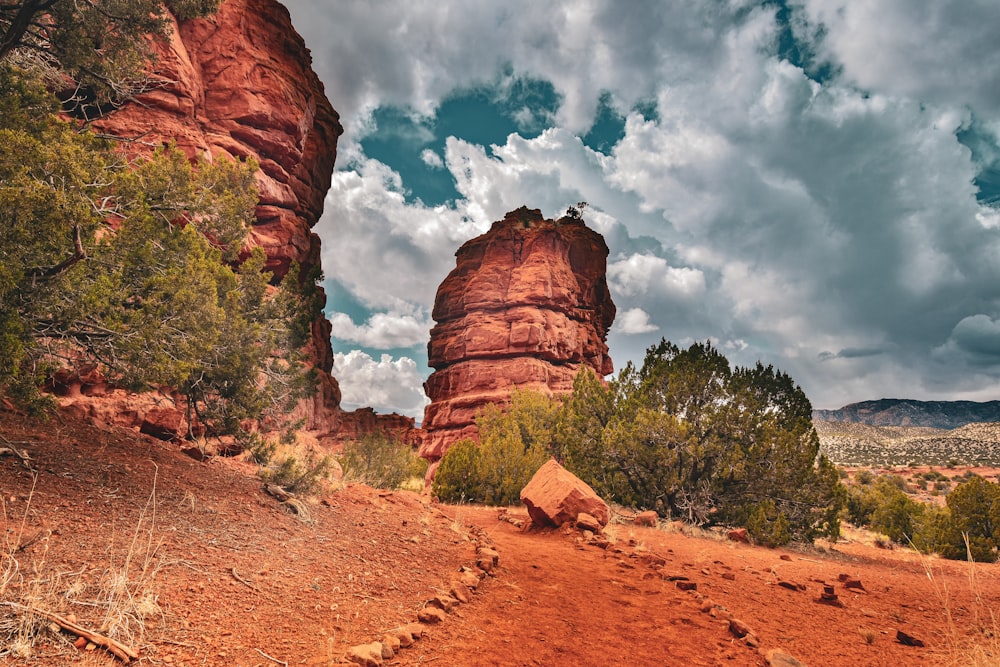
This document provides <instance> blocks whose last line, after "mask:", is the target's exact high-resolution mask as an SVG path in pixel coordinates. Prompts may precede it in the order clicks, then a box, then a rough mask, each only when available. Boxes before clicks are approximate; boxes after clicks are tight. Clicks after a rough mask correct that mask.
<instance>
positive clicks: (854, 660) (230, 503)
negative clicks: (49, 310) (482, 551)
mask: <svg viewBox="0 0 1000 667" xmlns="http://www.w3.org/2000/svg"><path fill="white" fill-rule="evenodd" d="M0 436H2V437H3V438H5V446H6V445H8V444H9V443H14V444H15V446H16V447H18V448H19V449H20V450H23V451H25V452H28V453H30V456H31V460H32V465H33V466H34V467H35V469H36V471H37V472H31V471H29V470H28V469H27V468H26V467H25V466H24V465H23V464H22V462H21V461H20V459H19V458H17V457H15V456H11V455H7V456H0V499H2V501H3V502H2V507H3V514H2V517H0V518H2V523H0V557H2V558H0V586H6V588H5V589H4V590H3V591H2V593H3V594H2V595H0V602H2V601H19V603H25V604H27V603H31V604H36V605H37V606H39V607H41V608H43V609H47V610H49V611H53V612H55V613H59V614H62V615H64V616H65V615H69V614H73V615H75V616H77V617H78V619H79V623H80V625H83V626H84V627H87V628H89V629H92V630H96V629H101V628H102V627H104V626H105V625H107V624H108V622H109V621H108V614H107V612H108V611H109V610H114V611H115V612H117V613H122V614H125V615H126V616H128V619H131V620H130V621H129V622H130V623H132V625H131V626H129V627H124V628H123V627H121V626H119V630H118V635H117V636H118V637H120V638H122V639H123V641H128V642H132V643H134V644H135V645H136V646H137V647H138V648H139V650H140V655H141V659H140V660H139V661H138V663H137V664H141V665H155V666H159V665H169V666H170V667H195V666H204V665H207V666H220V667H221V666H230V665H235V666H237V667H244V666H246V667H264V666H272V665H275V664H281V663H287V664H288V665H303V664H307V665H330V664H334V663H336V661H337V659H338V658H339V657H340V656H342V655H343V654H344V652H345V651H346V650H347V649H348V648H349V647H351V646H353V645H356V644H360V643H365V642H371V641H374V640H378V639H380V638H381V637H382V636H383V633H384V632H386V631H387V630H389V629H391V628H393V627H396V626H398V625H401V624H405V623H408V622H411V621H413V620H415V618H416V616H417V614H418V612H419V611H420V610H421V608H422V607H423V606H424V605H425V604H426V602H427V601H428V600H429V599H431V598H432V597H434V596H435V595H437V594H439V593H443V592H445V591H447V590H448V585H449V581H450V580H451V579H452V577H453V576H454V573H455V572H456V571H457V570H458V568H459V567H460V566H462V565H469V564H471V563H472V562H473V561H474V559H475V550H474V548H473V543H472V542H471V541H470V537H471V532H472V531H471V530H470V529H469V526H473V527H476V528H478V529H480V530H482V531H485V533H486V534H487V535H488V536H489V538H490V539H491V540H492V542H493V544H494V546H495V547H496V548H497V550H498V551H499V553H500V567H499V569H498V570H497V571H496V573H495V574H496V576H491V577H489V578H487V580H486V581H485V582H484V583H483V584H482V585H481V586H480V590H479V592H477V593H476V594H475V595H474V596H472V598H471V600H470V601H469V602H468V603H467V604H463V605H461V606H459V607H458V608H457V609H456V610H454V611H453V612H452V613H451V614H450V615H449V616H448V617H447V618H446V619H445V622H444V623H442V624H440V625H429V626H427V627H426V633H425V636H424V637H423V638H422V639H421V640H420V641H418V642H416V643H415V644H414V646H412V647H410V648H407V649H404V650H403V651H401V652H400V653H398V654H397V655H396V656H395V657H393V658H391V659H389V660H387V661H386V662H385V664H386V665H400V666H406V665H425V664H429V665H433V667H441V666H449V667H451V666H455V667H464V666H487V665H505V666H506V665H510V666H520V665H555V666H561V665H571V666H574V667H575V666H578V665H580V666H587V665H601V666H614V665H629V666H630V667H631V666H645V665H735V666H742V665H763V664H765V661H764V657H763V655H764V654H765V653H766V652H767V651H768V650H770V649H774V648H781V649H785V650H787V651H788V652H789V653H790V654H792V655H794V656H796V657H798V658H799V659H801V660H802V661H803V662H804V663H805V664H808V665H811V666H812V667H825V666H834V667H836V666H844V667H847V666H850V667H856V666H864V665H873V666H883V665H884V666H886V667H888V666H893V667H895V666H896V665H924V664H940V663H941V660H940V659H941V658H942V657H947V654H948V651H949V647H950V646H951V645H953V644H957V643H962V642H965V641H966V640H967V639H968V638H969V637H974V636H976V632H977V630H976V629H977V627H979V626H980V625H983V626H984V627H986V628H987V629H995V626H993V627H991V626H990V623H991V620H990V616H989V613H990V611H991V610H997V609H1000V566H998V565H982V564H980V565H977V566H976V568H975V570H974V573H975V581H974V582H970V579H969V573H970V569H969V567H968V566H967V565H966V564H963V563H958V562H951V561H942V560H938V559H921V558H920V557H919V556H917V555H916V554H913V553H912V552H907V551H905V550H898V551H882V550H878V549H875V548H873V547H869V546H865V545H863V544H860V543H858V542H857V541H853V542H849V543H843V542H842V543H838V544H836V545H834V546H833V547H832V548H830V549H827V550H826V551H823V550H820V549H810V550H803V551H795V550H772V549H764V548H758V547H753V546H750V545H745V544H738V543H735V542H730V541H726V540H720V539H717V538H716V539H713V538H710V537H705V536H700V537H695V536H689V535H685V534H681V533H678V532H671V531H670V530H669V529H653V528H635V527H632V526H630V525H613V526H612V527H611V533H612V536H613V537H615V538H616V541H615V543H614V544H613V545H612V546H611V547H610V548H608V549H601V548H598V547H597V546H594V545H589V544H584V543H583V542H582V540H581V539H580V536H579V535H578V533H576V532H575V531H570V530H567V531H548V532H521V531H520V530H518V529H517V528H515V527H514V526H513V525H511V524H510V523H509V522H506V521H500V520H499V519H498V512H497V510H496V509H489V508H474V507H468V506H462V507H454V506H446V505H438V504H436V503H430V502H429V501H427V499H425V498H421V497H419V496H417V495H415V494H412V493H406V492H382V491H375V490H372V489H369V488H367V487H349V488H347V489H344V490H340V491H336V492H331V493H329V494H327V495H326V496H323V497H320V498H315V499H313V500H312V501H311V502H310V503H309V505H308V509H309V511H310V514H311V518H310V520H309V521H308V522H304V521H301V520H299V519H298V518H296V517H295V516H292V515H290V514H288V513H287V512H286V511H285V509H284V508H283V507H282V506H281V505H280V504H279V503H278V502H277V501H276V500H275V499H274V498H271V497H270V496H268V495H266V494H265V493H263V491H262V490H261V483H260V481H259V480H258V479H256V477H255V476H254V470H253V468H252V467H251V466H248V465H245V464H241V463H239V462H238V461H235V460H220V459H216V460H213V461H210V462H205V463H200V462H197V461H195V460H193V459H190V458H188V457H187V456H185V455H183V454H181V453H180V452H179V451H178V448H177V446H176V445H172V444H169V443H162V442H159V441H156V440H152V439H150V438H148V437H146V436H142V435H140V434H138V433H135V432H131V431H121V430H116V429H101V428H95V427H93V426H88V425H85V424H81V423H77V422H73V421H71V420H58V419H57V420H54V421H53V422H50V423H49V424H39V423H36V422H32V421H29V420H27V419H24V418H22V417H19V416H16V415H11V414H9V413H3V412H0ZM510 513H511V514H513V515H515V516H518V515H519V516H520V517H521V518H526V515H525V514H524V510H523V509H514V510H510ZM12 563H13V564H15V565H16V567H15V568H14V569H13V570H11V569H10V568H9V567H8V566H9V565H10V564H12ZM928 571H929V572H930V575H931V576H928ZM6 575H9V577H8V578H7V579H6V583H4V576H6ZM116 575H126V579H127V583H126V585H125V588H124V589H120V590H117V592H118V597H117V598H115V600H111V599H110V598H109V595H110V594H111V593H112V592H115V590H116V589H115V582H116V581H120V579H116V578H115V577H116ZM841 575H845V576H848V577H850V578H851V579H855V580H858V581H860V582H861V585H862V586H863V587H864V588H863V589H852V588H847V587H845V584H844V582H841V581H840V578H841ZM678 582H682V583H686V584H688V585H690V584H694V585H696V586H697V589H696V591H694V592H686V591H683V590H681V589H680V588H678V585H677V584H678ZM821 582H825V583H828V584H831V585H833V586H834V587H835V590H836V593H837V595H838V596H839V601H840V602H842V604H843V606H831V605H826V604H820V603H818V602H817V601H816V600H817V598H819V595H820V592H821V590H822V583H821ZM803 588H804V590H803ZM973 591H978V592H979V593H980V594H981V596H980V598H979V599H976V598H975V597H974V596H973V595H972V592H973ZM112 597H113V596H112ZM730 616H734V617H735V618H737V619H739V620H741V621H742V622H743V623H745V625H746V626H747V627H748V628H749V629H750V630H752V632H753V635H754V636H755V637H756V642H757V643H758V644H759V645H758V646H751V645H748V644H747V642H746V640H745V639H739V638H737V637H735V636H733V634H732V633H731V632H730V630H729V622H728V620H727V619H728V618H729V617H730ZM949 618H950V620H949ZM128 619H126V620H128ZM112 620H114V619H112ZM26 622H30V623H34V624H35V629H36V630H37V631H38V632H37V633H36V634H34V635H33V637H34V639H33V642H34V643H33V644H32V645H31V646H30V647H28V650H26V652H25V654H24V655H23V656H21V657H19V655H18V653H17V652H16V651H14V650H12V649H13V647H12V646H11V642H12V641H16V640H17V635H16V634H15V635H10V634H7V635H4V640H5V641H6V642H7V644H6V645H4V642H0V664H3V665H17V666H18V667H20V666H21V665H30V666H36V665H39V666H42V665H44V666H48V665H60V666H61V665H74V664H79V665H112V664H116V663H115V661H114V660H113V659H112V658H110V657H109V656H108V655H107V654H102V652H101V651H99V650H98V651H90V652H87V651H78V650H77V649H76V648H74V647H73V641H74V640H75V639H76V637H75V636H72V635H70V634H69V633H66V632H58V631H52V630H50V629H48V628H47V623H40V622H39V621H38V620H37V619H34V620H32V619H30V618H26V616H25V615H24V614H22V613H17V612H16V610H14V609H13V608H11V607H9V606H0V631H2V630H3V628H4V626H5V624H9V623H14V624H19V623H20V624H24V623H26ZM15 629H16V628H15ZM899 629H901V630H904V631H906V632H908V633H909V634H911V635H912V636H914V637H917V638H918V639H921V640H923V641H924V642H925V643H926V646H924V647H914V646H905V645H903V644H901V643H899V642H898V641H897V640H896V631H897V630H899ZM957 664H962V663H957ZM966 664H967V663H966Z"/></svg>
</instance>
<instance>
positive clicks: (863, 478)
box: [854, 469, 875, 486]
mask: <svg viewBox="0 0 1000 667" xmlns="http://www.w3.org/2000/svg"><path fill="white" fill-rule="evenodd" d="M854 481H855V482H857V483H858V484H862V485H865V486H867V485H869V484H871V483H872V482H874V481H875V475H874V473H872V471H871V470H867V469H866V470H859V471H858V473H857V474H856V475H855V476H854Z"/></svg>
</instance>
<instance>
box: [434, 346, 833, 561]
mask: <svg viewBox="0 0 1000 667" xmlns="http://www.w3.org/2000/svg"><path fill="white" fill-rule="evenodd" d="M811 410H812V408H811V406H810V405H809V401H808V400H807V399H806V397H805V395H804V394H803V393H802V391H801V389H799V388H798V387H796V386H795V385H794V383H793V382H792V380H791V378H790V377H788V376H787V375H785V374H784V373H781V372H779V371H776V370H774V369H773V368H771V367H764V366H762V365H760V364H758V365H757V366H756V367H754V368H749V369H745V368H736V369H732V368H731V367H730V366H729V362H728V360H726V358H725V357H724V356H723V355H722V354H720V353H719V352H718V351H717V350H715V349H714V348H713V347H712V346H711V345H710V344H708V343H704V344H702V343H696V344H694V345H692V346H691V347H690V348H689V349H687V350H681V349H679V348H678V347H676V346H674V345H672V344H671V343H668V342H667V341H662V342H661V343H660V344H659V345H657V346H654V347H652V348H650V349H649V350H648V351H647V354H646V358H645V361H644V363H643V366H642V367H641V368H638V369H637V368H635V367H633V366H632V365H631V364H629V365H628V366H626V368H625V369H623V370H622V372H621V373H620V374H619V376H618V378H617V380H615V381H613V382H612V383H611V385H610V386H605V385H604V384H603V383H602V382H601V381H600V380H599V379H598V378H596V376H594V374H593V373H592V372H589V371H586V370H585V371H583V372H581V373H580V374H579V375H578V376H577V378H576V381H575V383H574V390H573V393H572V394H571V395H569V396H568V397H566V398H565V400H564V401H562V402H561V403H560V402H559V401H556V400H553V399H550V398H548V397H545V396H542V395H539V394H535V395H533V396H532V395H531V394H529V393H526V392H518V393H515V395H514V397H513V399H512V401H511V404H510V406H509V407H508V409H507V410H506V411H501V410H500V409H499V408H496V407H493V408H490V409H489V410H488V411H487V412H486V413H484V415H483V416H482V417H481V419H480V421H479V422H477V423H478V425H479V428H480V438H481V445H480V447H479V449H478V450H477V449H475V446H474V445H472V444H469V443H463V444H461V445H456V446H454V447H453V448H452V450H450V451H449V453H448V454H447V455H446V456H445V457H444V460H443V461H442V463H441V467H440V468H439V469H438V472H437V477H436V486H435V491H436V492H437V493H438V495H439V497H441V498H442V499H448V500H458V499H465V500H480V501H486V502H494V503H503V502H512V501H516V499H517V493H518V491H519V489H520V488H521V486H523V485H524V483H526V482H527V480H528V479H529V478H530V475H531V473H532V472H533V471H534V469H537V467H538V466H540V465H541V463H543V462H544V461H545V458H546V457H547V456H548V455H549V454H550V453H551V454H552V455H554V456H555V457H556V458H557V459H559V460H560V461H562V462H564V464H565V465H566V467H567V468H568V469H569V470H571V471H573V472H574V473H575V474H577V475H578V476H579V477H581V478H582V479H583V480H584V481H586V482H587V483H588V484H590V485H591V486H592V487H594V489H595V490H596V491H597V492H598V493H599V494H601V495H602V496H603V497H605V498H607V499H609V500H613V501H615V502H618V503H621V504H623V505H626V506H632V507H642V508H647V509H655V510H657V511H658V512H659V513H660V514H661V515H663V516H671V517H675V518H681V519H683V520H685V521H688V522H691V523H733V524H736V525H742V526H747V527H748V528H749V529H750V530H751V532H752V534H753V537H754V538H755V539H757V540H758V541H760V542H763V543H768V544H782V543H784V542H787V541H788V540H789V539H793V538H799V539H807V540H810V539H812V538H814V537H818V536H822V535H829V536H836V534H837V530H838V527H839V520H838V513H839V511H840V507H841V503H842V499H843V490H842V487H841V485H840V482H839V474H838V472H837V470H836V468H834V466H833V465H832V464H830V463H829V462H828V461H827V460H826V459H825V458H824V457H822V456H820V455H819V454H818V450H819V441H818V439H817V436H816V433H815V431H814V430H813V428H812V423H811ZM470 471H471V472H470Z"/></svg>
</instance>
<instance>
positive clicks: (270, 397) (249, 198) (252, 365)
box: [0, 0, 318, 441]
mask: <svg viewBox="0 0 1000 667" xmlns="http://www.w3.org/2000/svg"><path fill="white" fill-rule="evenodd" d="M217 4H218V3H217V2H213V1H205V0H189V1H185V2H172V3H167V4H163V3H159V2H149V1H147V0H141V1H138V2H134V1H129V2H124V1H105V2H96V1H94V2H88V1H83V2H70V1H64V0H55V1H50V0H44V1H43V0H38V1H34V2H30V1H28V2H20V3H8V4H4V5H0V390H2V391H3V392H4V393H6V394H7V395H8V396H9V397H10V398H12V399H14V400H16V401H18V402H19V403H21V404H22V405H24V406H26V407H28V408H32V409H41V408H43V407H44V404H45V401H44V399H43V397H42V396H41V394H40V393H39V387H40V386H41V384H42V382H43V381H44V380H45V379H46V377H47V376H48V375H49V374H50V372H51V370H52V369H53V368H54V367H55V366H57V365H77V364H80V363H85V362H90V363H97V364H99V367H100V369H101V370H102V372H103V373H104V374H105V375H107V376H108V377H109V378H110V379H111V380H112V381H114V382H116V383H119V384H122V385H123V386H128V387H132V388H136V389H147V388H151V387H156V386H167V387H171V388H174V389H177V390H179V391H180V392H181V393H182V394H184V395H185V396H186V397H187V399H188V408H189V410H190V411H191V417H192V418H193V419H192V421H194V419H197V420H199V421H200V422H201V423H202V424H203V425H204V426H206V427H207V428H208V429H209V432H210V433H218V434H222V433H226V434H236V435H238V436H241V437H244V438H245V439H246V440H247V441H252V437H251V436H250V431H252V430H253V429H252V422H253V421H256V420H260V419H261V418H263V417H265V416H266V415H267V413H268V412H269V411H271V412H274V413H277V412H280V411H281V409H282V408H283V407H285V406H286V405H287V404H288V403H290V402H292V401H294V400H296V399H298V398H300V397H302V396H303V395H304V394H305V393H307V392H308V391H309V390H310V389H311V387H312V386H313V385H314V383H313V382H312V381H311V378H310V376H309V374H308V373H306V372H305V371H304V366H303V365H302V363H301V359H300V358H299V354H298V352H297V351H298V350H299V349H300V348H301V347H302V345H303V344H304V343H305V341H306V338H307V337H308V334H309V325H308V320H309V319H311V317H312V316H313V315H314V314H315V312H317V308H318V303H317V298H316V291H315V287H314V285H315V281H316V280H318V275H316V274H313V275H308V276H300V273H301V272H300V270H299V267H297V266H296V267H293V268H292V271H291V272H290V273H289V279H286V280H284V281H283V282H282V284H281V286H279V287H274V286H272V285H271V282H272V280H271V276H270V274H268V273H266V272H264V261H265V258H264V255H263V252H262V251H261V250H260V249H257V250H255V251H253V252H252V253H246V252H245V251H244V242H245V240H246V235H247V232H248V229H249V224H250V223H251V221H252V220H253V210H254V206H255V205H256V202H257V191H256V187H255V185H254V179H253V174H254V172H255V171H256V170H257V165H256V163H255V162H254V161H253V160H247V161H245V162H234V161H229V160H224V159H218V160H215V161H213V162H209V161H207V160H201V161H199V162H198V163H197V164H194V165H192V164H191V162H190V161H189V160H188V159H187V157H186V156H184V155H183V154H182V153H181V152H180V151H178V150H176V149H174V148H171V147H164V148H161V149H159V150H156V151H155V152H153V153H152V154H151V155H147V156H142V157H138V158H131V159H130V158H127V157H126V156H125V155H124V154H123V153H122V152H121V151H119V150H117V148H118V146H117V145H116V144H115V143H114V142H110V141H108V140H106V139H101V138H97V137H95V136H94V135H93V134H92V133H90V132H89V131H88V130H86V129H80V128H78V127H76V126H74V125H72V124H71V123H70V122H68V121H66V120H65V119H64V118H63V117H62V116H60V115H59V111H60V104H59V100H58V99H57V97H56V96H55V95H54V93H53V87H52V82H53V78H52V76H50V75H51V73H52V72H57V73H58V75H59V76H58V80H59V81H60V82H63V81H65V80H66V79H67V77H68V78H69V79H72V80H73V81H76V82H77V83H78V84H80V85H83V86H88V87H90V88H91V89H92V92H93V95H95V96H96V97H95V98H94V99H97V100H101V101H102V103H103V101H107V102H109V103H112V106H114V103H115V102H116V99H117V100H118V101H120V98H116V97H115V96H116V95H117V92H116V90H118V89H116V88H115V86H114V85H111V84H112V83H114V81H124V80H128V79H129V78H130V77H132V78H134V77H139V76H141V73H142V72H143V71H144V69H143V68H144V67H145V66H146V63H147V62H148V58H149V57H150V54H151V51H150V48H151V46H150V42H149V41H148V39H147V35H152V37H153V39H162V38H164V37H165V36H166V30H167V26H168V23H167V18H166V13H165V12H166V10H167V9H168V8H169V9H171V10H174V11H175V12H177V13H178V14H179V15H180V16H191V15H200V14H202V13H205V12H207V11H212V10H214V8H215V7H216V6H217ZM133 19H134V20H133ZM39 63H40V64H39ZM241 252H243V260H244V261H242V263H241V262H240V261H239V260H240V254H241ZM298 278H301V284H302V285H304V287H301V288H300V287H299V284H298V281H297V279H298Z"/></svg>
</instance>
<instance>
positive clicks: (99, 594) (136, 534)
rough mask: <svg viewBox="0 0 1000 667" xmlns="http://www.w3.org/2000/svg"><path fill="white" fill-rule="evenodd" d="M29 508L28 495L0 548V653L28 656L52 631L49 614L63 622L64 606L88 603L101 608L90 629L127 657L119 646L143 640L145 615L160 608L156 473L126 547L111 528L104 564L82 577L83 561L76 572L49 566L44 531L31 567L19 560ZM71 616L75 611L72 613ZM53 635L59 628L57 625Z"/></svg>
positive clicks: (134, 645)
mask: <svg viewBox="0 0 1000 667" xmlns="http://www.w3.org/2000/svg"><path fill="white" fill-rule="evenodd" d="M36 481H37V477H36ZM32 493H33V491H32ZM0 505H2V509H3V518H4V519H5V523H6V519H8V510H7V503H6V499H5V498H0ZM30 508H31V497H30V496H29V498H28V502H27V504H26V506H25V509H24V513H25V514H24V516H23V517H22V518H21V520H20V522H19V524H20V527H19V528H18V530H17V531H16V532H14V533H13V534H11V533H7V534H5V536H4V544H3V552H2V554H0V559H2V561H3V566H2V571H0V645H2V646H3V648H0V657H4V656H6V655H11V656H13V657H16V658H31V657H33V655H34V647H35V644H36V642H37V640H38V638H39V636H40V635H41V634H42V633H49V632H53V630H52V628H53V622H54V621H56V622H57V623H58V625H59V626H62V627H64V626H63V622H64V619H63V617H62V616H61V615H60V614H61V613H65V612H62V610H63V609H64V608H65V607H66V606H67V605H69V606H70V607H72V606H73V605H77V606H78V607H79V608H83V609H92V610H94V612H93V613H95V614H97V615H99V616H101V619H100V623H99V625H98V626H97V630H96V631H92V632H95V634H96V635H97V636H98V637H100V638H102V639H105V640H107V643H106V645H105V646H104V648H107V649H108V650H109V651H111V652H113V653H115V654H116V655H118V656H119V657H124V655H121V652H122V651H125V652H126V653H127V652H129V651H132V652H134V650H135V649H136V648H138V647H140V646H142V645H143V644H144V641H145V635H146V623H147V621H148V620H149V619H152V618H155V617H157V616H160V615H161V614H162V610H161V608H160V605H159V603H158V596H157V594H156V590H155V579H156V576H157V573H158V572H159V569H160V567H161V565H162V559H161V557H160V556H159V555H158V549H159V546H160V544H159V540H158V537H157V533H156V478H155V476H154V479H153V490H152V491H151V493H150V496H149V500H148V501H147V503H146V506H145V507H144V508H143V509H142V511H141V512H140V514H139V516H138V519H137V521H136V525H135V528H134V530H133V532H132V535H131V539H130V540H129V541H128V547H127V549H126V550H125V552H124V553H118V552H117V551H116V549H115V544H114V540H115V538H116V535H115V534H114V533H112V535H111V539H112V544H111V546H110V548H109V562H108V565H107V567H106V568H105V569H104V570H103V571H102V572H100V573H99V574H98V575H97V576H96V578H95V580H91V581H89V582H88V581H86V580H85V578H86V575H85V574H84V572H85V570H86V567H85V568H84V570H81V571H80V572H77V573H65V572H60V571H53V570H51V569H50V568H49V567H48V565H47V559H46V554H47V551H48V540H47V538H45V542H44V543H43V546H42V554H41V555H40V556H36V557H35V558H34V559H32V560H31V563H30V568H27V567H23V566H22V564H21V562H20V561H19V553H20V551H21V548H22V546H23V545H22V538H23V536H24V525H25V518H26V517H27V514H28V512H29V511H30ZM85 594H86V597H85ZM57 611H58V612H60V614H57V613H56V612H57ZM69 617H70V618H72V617H73V616H72V614H70V615H69ZM56 635H57V636H59V635H58V632H56ZM64 641H65V640H64ZM92 641H94V640H93V639H92ZM67 643H68V642H67Z"/></svg>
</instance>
